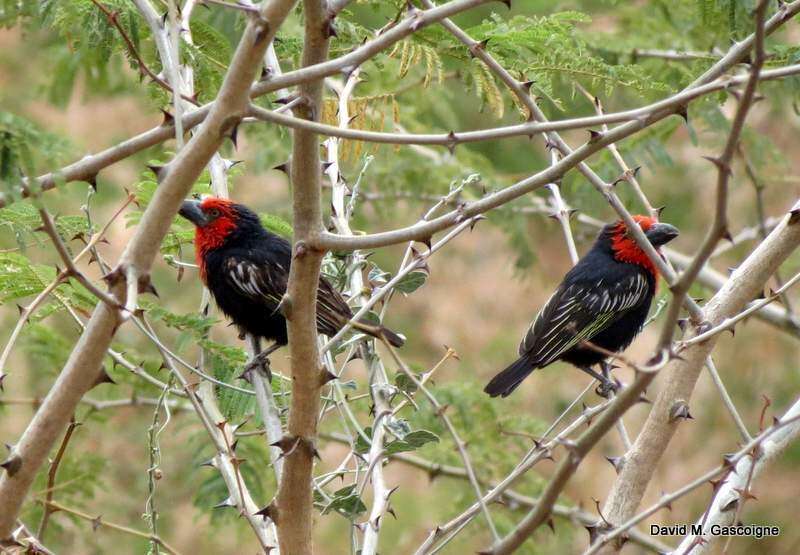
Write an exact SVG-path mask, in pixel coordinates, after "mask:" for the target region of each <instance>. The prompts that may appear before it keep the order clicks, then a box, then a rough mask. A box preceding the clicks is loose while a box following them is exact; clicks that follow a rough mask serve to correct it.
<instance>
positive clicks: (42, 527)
mask: <svg viewBox="0 0 800 555" xmlns="http://www.w3.org/2000/svg"><path fill="white" fill-rule="evenodd" d="M78 426H80V423H79V422H75V419H74V418H73V419H72V421H70V423H69V426H67V431H66V432H64V439H62V440H61V445H59V447H58V451H56V456H55V458H53V460H52V462H51V463H50V469H49V470H48V471H47V497H46V499H45V503H44V509H43V510H42V520H41V521H40V522H39V530H38V531H37V532H36V536H37V537H38V538H39V539H43V538H44V534H45V532H46V531H47V524H48V522H50V515H51V514H53V510H52V508H51V507H50V505H49V503H50V502H51V501H52V500H53V490H54V488H55V485H56V475H57V474H58V467H59V465H60V464H61V461H62V460H63V459H64V453H65V452H66V451H67V445H69V440H70V439H72V434H73V432H74V431H75V428H77V427H78Z"/></svg>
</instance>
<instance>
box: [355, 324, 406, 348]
mask: <svg viewBox="0 0 800 555" xmlns="http://www.w3.org/2000/svg"><path fill="white" fill-rule="evenodd" d="M353 327H354V328H355V329H357V330H358V331H363V332H364V333H366V334H367V335H371V336H372V337H376V338H378V339H381V338H385V339H386V341H388V342H389V344H390V345H391V346H392V347H402V346H403V345H404V344H405V342H406V339H405V337H403V336H402V335H400V334H399V333H395V332H393V331H392V330H390V329H389V328H385V327H383V326H373V325H371V324H365V323H363V322H353Z"/></svg>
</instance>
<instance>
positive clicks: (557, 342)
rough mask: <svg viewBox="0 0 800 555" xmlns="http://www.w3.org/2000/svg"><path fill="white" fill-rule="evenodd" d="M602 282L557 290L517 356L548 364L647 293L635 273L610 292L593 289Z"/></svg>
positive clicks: (644, 280) (593, 334)
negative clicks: (526, 356) (579, 327)
mask: <svg viewBox="0 0 800 555" xmlns="http://www.w3.org/2000/svg"><path fill="white" fill-rule="evenodd" d="M602 281H603V280H599V281H598V282H596V283H592V284H573V285H570V286H569V287H567V288H566V289H563V290H562V289H559V290H557V291H556V292H555V293H554V294H553V295H552V296H551V297H550V299H549V300H548V301H547V303H545V305H544V307H542V310H541V311H539V314H537V316H536V318H535V319H534V321H533V323H532V324H531V327H530V329H529V330H528V333H527V334H526V336H525V338H524V339H523V340H522V343H520V346H519V353H520V355H524V354H529V355H530V356H531V357H532V358H534V359H536V360H537V361H539V363H540V364H542V365H546V364H549V363H550V362H552V361H553V360H555V359H556V358H558V357H559V356H560V355H561V354H562V353H564V352H565V351H567V350H569V349H571V348H572V347H574V346H575V345H577V344H578V343H580V342H582V341H585V340H589V339H591V338H592V337H594V336H595V335H596V334H598V333H599V332H601V331H602V330H603V329H605V328H606V327H607V326H608V325H609V324H610V323H611V322H612V321H614V319H615V318H616V316H618V315H619V314H620V313H622V312H625V311H627V310H630V309H631V308H633V307H635V306H637V305H638V304H639V303H640V302H641V301H642V299H643V298H644V297H645V295H646V293H647V289H648V282H647V278H646V277H645V276H644V275H642V274H641V273H638V272H637V273H635V274H632V275H631V276H629V277H627V278H625V279H623V280H620V281H618V282H616V283H614V284H613V286H612V287H611V288H610V289H604V290H602V291H598V290H597V289H596V288H595V287H594V286H595V285H601V284H602ZM591 315H594V316H593V317H592V316H591ZM584 321H585V323H584V324H579V323H580V322H584ZM570 325H572V326H576V327H577V326H578V325H582V328H581V329H574V330H570V329H569V326H570Z"/></svg>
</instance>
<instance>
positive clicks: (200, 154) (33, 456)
mask: <svg viewBox="0 0 800 555" xmlns="http://www.w3.org/2000/svg"><path fill="white" fill-rule="evenodd" d="M292 6H293V2H292V0H273V1H269V2H265V3H264V4H263V6H262V7H261V10H260V12H259V16H257V17H252V18H251V19H250V21H249V22H248V24H247V27H246V28H245V30H244V33H243V35H242V39H241V41H240V43H239V46H238V48H237V50H236V53H235V54H234V57H233V59H232V61H231V65H230V69H229V70H228V72H227V74H226V75H225V79H224V81H223V84H222V87H221V89H220V92H219V95H218V97H217V102H215V104H214V106H213V108H212V109H211V110H210V111H209V114H208V117H207V118H206V120H205V121H204V123H203V125H202V127H201V128H200V130H199V131H198V132H197V133H196V134H195V135H194V136H193V137H192V138H191V140H190V141H189V143H188V144H187V145H186V147H185V148H183V149H182V150H181V151H180V152H179V153H178V155H177V156H176V157H175V158H174V159H173V160H172V161H171V162H170V163H169V164H168V165H167V166H166V167H165V168H164V169H163V170H162V172H160V173H161V174H162V178H161V183H160V186H159V187H158V189H157V190H156V193H155V196H154V197H153V199H152V201H151V202H150V204H149V205H148V207H147V209H146V210H145V212H144V214H143V216H142V219H141V221H140V223H139V225H138V227H137V229H136V232H135V234H134V236H133V238H132V239H131V241H130V243H129V244H128V246H127V248H126V249H125V251H124V253H123V255H122V257H121V260H120V264H119V266H118V268H117V270H115V272H112V275H111V276H110V277H109V281H110V282H111V288H112V294H113V295H115V296H116V297H117V298H119V299H123V298H124V295H125V285H124V283H123V281H124V280H122V279H120V278H119V276H120V275H122V274H124V273H125V271H126V269H127V268H134V269H135V272H136V274H137V275H139V276H147V275H148V274H149V270H150V267H151V265H152V263H153V260H154V259H155V256H156V254H157V253H158V249H159V245H160V243H161V240H162V239H163V237H164V236H165V235H166V233H167V231H168V230H169V226H170V224H171V223H172V220H173V218H174V217H175V214H176V213H177V211H178V207H179V205H180V203H181V202H182V201H183V199H184V198H185V197H186V194H187V193H188V192H189V190H190V189H191V187H192V185H193V184H194V182H195V181H196V179H197V178H198V177H199V175H200V174H201V172H202V171H203V168H204V167H205V165H206V164H207V163H208V160H210V159H211V156H213V154H214V153H215V152H216V151H217V149H218V148H219V145H220V144H221V143H222V141H223V140H224V139H225V137H226V136H228V135H229V134H230V133H231V130H232V129H233V128H235V126H236V125H237V124H238V123H239V121H240V120H241V118H243V117H244V116H245V115H246V109H247V102H248V94H249V91H250V86H251V84H252V82H253V80H254V78H255V76H256V72H257V70H258V68H259V66H260V63H261V59H262V57H263V55H264V51H265V50H266V48H267V45H268V44H269V42H270V41H271V40H272V38H273V36H274V34H275V32H276V31H277V29H278V27H279V26H280V24H281V23H282V22H283V19H284V18H285V17H286V15H287V14H288V12H289V10H290V9H291V7H292ZM120 323H121V318H120V315H119V313H118V311H116V310H114V309H111V308H110V307H108V306H107V305H106V304H105V303H100V304H99V305H98V306H97V307H95V310H94V313H93V315H92V318H91V319H90V321H89V323H88V324H87V326H86V331H85V332H84V333H83V335H82V336H81V338H80V339H79V340H78V343H77V344H76V346H75V348H74V349H73V351H72V353H71V355H70V357H69V359H68V361H67V364H66V365H65V367H64V369H63V370H62V371H61V373H60V374H59V376H58V378H57V379H56V382H55V383H54V384H53V386H52V388H51V389H50V392H49V393H48V395H47V397H46V398H45V400H44V401H43V403H42V406H41V407H40V408H39V410H38V411H37V412H36V415H35V416H34V418H33V420H32V421H31V422H30V423H29V425H28V427H27V428H26V430H25V432H24V433H23V435H22V437H21V439H20V441H19V443H17V445H16V446H15V447H14V450H13V452H12V453H11V456H12V458H13V460H14V461H15V464H14V472H6V473H4V474H3V476H2V478H0V499H2V500H3V507H4V510H3V511H2V513H0V538H7V537H9V535H10V534H11V531H12V529H13V527H14V523H15V521H16V516H17V514H18V512H19V509H20V507H21V506H22V503H23V500H24V498H25V495H26V493H27V491H28V489H29V487H30V485H31V482H32V481H33V478H34V476H35V474H36V472H37V470H38V469H39V467H40V466H41V465H42V463H43V462H44V461H45V459H46V457H47V454H48V453H49V452H50V449H51V448H52V447H53V445H54V443H55V441H56V439H57V438H58V436H59V435H60V433H61V431H62V430H63V429H64V427H65V426H66V425H67V423H68V422H69V417H70V415H72V413H73V412H74V410H75V407H76V406H77V404H78V403H79V401H80V398H81V396H83V394H84V393H85V392H86V391H88V390H89V389H90V387H92V386H93V385H94V383H95V381H96V379H97V378H98V375H99V374H100V371H101V366H102V361H103V357H104V356H105V353H106V351H107V350H108V348H109V346H110V344H111V340H112V338H113V337H114V335H115V333H116V330H117V327H118V326H119V325H120Z"/></svg>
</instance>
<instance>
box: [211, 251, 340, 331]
mask: <svg viewBox="0 0 800 555" xmlns="http://www.w3.org/2000/svg"><path fill="white" fill-rule="evenodd" d="M225 270H226V272H225V275H226V279H227V282H228V284H229V285H230V286H231V288H233V289H234V290H235V291H236V292H238V293H240V294H241V295H244V296H245V297H247V298H249V299H252V300H253V302H254V303H256V304H257V305H258V306H262V307H264V308H266V309H267V310H269V311H270V312H274V311H276V310H277V309H278V305H279V304H280V302H281V300H282V299H283V295H284V293H286V287H287V284H288V279H289V268H287V267H284V265H282V264H281V263H280V262H276V261H270V262H266V261H265V262H263V263H257V262H254V261H252V260H248V259H246V258H241V257H230V258H229V259H228V260H227V261H226V263H225ZM352 315H353V313H352V312H351V310H350V307H349V306H348V305H347V303H346V302H345V300H344V299H343V298H342V295H341V294H340V293H339V292H338V291H336V289H334V287H333V286H332V285H331V284H330V283H329V282H328V280H326V279H325V278H323V277H320V280H319V288H318V290H317V330H318V331H319V332H320V333H323V334H325V335H328V336H332V335H335V334H336V332H338V331H339V330H340V329H341V328H342V326H343V325H344V323H345V322H347V321H348V320H349V319H350V318H351V317H352Z"/></svg>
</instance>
